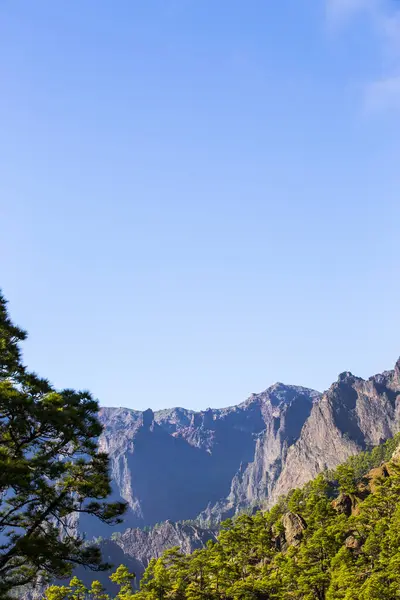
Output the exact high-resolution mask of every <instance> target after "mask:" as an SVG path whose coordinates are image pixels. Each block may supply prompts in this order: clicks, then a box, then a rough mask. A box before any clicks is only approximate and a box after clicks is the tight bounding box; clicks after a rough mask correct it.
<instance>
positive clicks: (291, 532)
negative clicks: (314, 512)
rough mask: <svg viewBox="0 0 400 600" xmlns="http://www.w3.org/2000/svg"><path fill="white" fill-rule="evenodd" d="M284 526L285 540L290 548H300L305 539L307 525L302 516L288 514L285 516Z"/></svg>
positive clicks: (283, 519)
mask: <svg viewBox="0 0 400 600" xmlns="http://www.w3.org/2000/svg"><path fill="white" fill-rule="evenodd" d="M282 525H283V527H284V529H285V539H286V542H287V544H288V545H289V546H298V545H299V544H300V541H301V539H302V537H303V532H304V530H305V529H306V528H307V524H306V522H305V520H304V519H303V517H302V516H300V515H298V514H296V513H293V512H290V511H289V512H287V513H286V514H284V515H283V518H282Z"/></svg>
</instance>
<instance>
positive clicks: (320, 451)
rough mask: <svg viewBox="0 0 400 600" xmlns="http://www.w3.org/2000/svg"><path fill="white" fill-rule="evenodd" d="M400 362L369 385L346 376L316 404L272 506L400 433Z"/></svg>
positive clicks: (289, 453) (289, 456) (291, 451)
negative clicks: (323, 474)
mask: <svg viewBox="0 0 400 600" xmlns="http://www.w3.org/2000/svg"><path fill="white" fill-rule="evenodd" d="M399 368H400V367H399V362H398V363H397V365H396V368H395V369H394V370H393V371H386V372H384V373H382V374H380V375H375V376H374V377H370V378H369V379H368V380H364V379H361V378H360V377H355V376H354V375H352V374H351V373H349V372H346V373H342V374H341V375H340V376H339V378H338V381H337V382H336V383H334V384H333V385H332V386H331V387H330V388H329V390H328V391H327V392H326V393H325V394H324V395H323V396H322V398H321V400H320V401H319V402H317V403H315V404H314V406H313V408H312V411H311V414H310V416H309V418H308V419H307V421H306V423H305V424H304V426H303V429H302V431H301V434H300V436H299V439H298V440H297V441H296V442H295V443H294V444H293V445H292V446H291V447H290V448H288V451H287V455H286V460H285V464H284V466H283V469H282V473H281V475H280V476H279V478H278V480H277V482H276V484H275V485H274V489H273V491H272V493H271V495H270V500H269V502H270V504H272V503H273V502H274V501H276V499H277V498H278V497H279V496H280V495H281V494H285V493H287V492H288V491H289V490H290V489H291V488H293V487H300V486H301V485H303V484H304V483H306V482H307V481H309V480H310V479H312V478H314V477H315V476H316V475H318V473H320V472H321V471H323V470H324V469H333V468H335V467H336V466H337V465H338V464H340V463H342V462H344V461H345V460H346V459H347V458H349V456H351V455H353V454H357V453H358V452H360V451H361V450H365V449H366V448H369V447H371V446H376V445H378V444H380V443H382V442H383V441H384V440H386V439H388V438H390V437H392V436H393V435H394V434H396V433H398V431H399V429H400V377H399Z"/></svg>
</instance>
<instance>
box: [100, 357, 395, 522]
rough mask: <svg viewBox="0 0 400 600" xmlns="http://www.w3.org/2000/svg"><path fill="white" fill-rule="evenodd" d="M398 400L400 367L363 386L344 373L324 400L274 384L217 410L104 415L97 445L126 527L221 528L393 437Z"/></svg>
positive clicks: (106, 411)
mask: <svg viewBox="0 0 400 600" xmlns="http://www.w3.org/2000/svg"><path fill="white" fill-rule="evenodd" d="M399 399H400V360H399V361H398V362H397V363H396V366H395V368H394V369H393V370H392V371H387V372H384V373H382V374H379V375H375V376H373V377H370V378H369V379H367V380H363V379H362V378H360V377H355V376H354V375H352V374H351V373H343V374H341V375H340V376H339V378H338V380H337V381H336V382H335V383H334V384H332V386H331V387H330V388H329V390H327V391H326V392H325V393H324V394H320V393H319V392H316V391H315V390H310V389H307V388H302V387H298V386H286V385H283V384H281V383H278V384H275V385H274V386H271V387H270V388H268V389H267V390H266V391H265V392H262V393H261V394H252V395H251V396H250V397H249V398H248V399H247V400H246V401H245V402H243V403H241V404H239V405H237V406H233V407H230V408H224V409H215V410H213V409H208V410H205V411H201V412H194V411H191V410H186V409H183V408H174V409H170V410H162V411H158V412H155V413H153V411H151V410H150V409H149V410H146V411H144V412H140V411H134V410H130V409H125V408H103V409H102V410H101V413H100V419H101V421H102V423H103V425H104V432H103V434H102V436H101V439H100V447H101V449H102V450H105V451H106V452H108V453H109V455H110V459H111V469H112V477H113V482H114V493H115V496H116V497H119V498H123V499H124V500H125V501H127V502H128V504H129V512H128V515H127V518H126V524H125V527H126V526H128V527H144V526H146V525H150V526H151V525H154V523H156V522H161V521H165V520H168V519H169V520H172V521H181V520H184V519H195V518H198V517H199V516H200V522H203V523H205V522H210V521H212V522H218V521H219V520H220V519H221V518H225V517H227V516H231V515H233V514H235V513H236V512H238V511H240V510H243V509H245V508H249V507H252V506H256V505H260V504H261V505H266V504H267V505H269V504H271V503H273V502H274V501H275V500H276V498H277V497H278V496H279V495H280V494H283V493H286V492H287V491H288V490H289V489H291V488H292V487H296V486H299V485H302V484H303V483H305V482H306V481H308V480H310V479H312V478H313V477H315V475H316V474H317V473H318V472H320V471H321V470H323V469H325V468H334V467H335V466H336V465H337V464H339V463H340V462H343V461H344V460H346V458H347V457H348V456H350V455H352V454H355V453H357V452H359V451H360V450H363V449H365V448H368V447H371V446H373V445H376V444H379V443H381V442H382V441H384V440H385V439H387V438H388V437H391V436H392V435H394V434H395V433H397V432H398V431H399V427H400V425H399V423H400V412H399V411H400V408H399V402H400V400H399Z"/></svg>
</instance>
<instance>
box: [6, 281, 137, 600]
mask: <svg viewBox="0 0 400 600" xmlns="http://www.w3.org/2000/svg"><path fill="white" fill-rule="evenodd" d="M25 339H26V332H25V331H23V330H22V329H20V328H19V327H17V326H16V325H15V324H14V323H13V322H12V320H11V318H10V316H9V314H8V311H7V303H6V300H5V298H4V297H3V296H2V295H1V293H0V598H6V597H8V596H7V594H8V592H10V590H12V589H14V588H15V587H17V586H20V585H24V584H27V583H30V582H32V581H33V580H34V579H35V578H36V577H37V576H38V575H39V574H40V575H42V576H43V577H62V576H66V575H68V574H69V573H71V572H72V568H73V566H74V565H84V566H88V567H90V568H92V569H94V570H96V569H97V570H98V569H103V568H106V567H107V565H104V564H102V562H101V555H100V551H99V548H98V547H97V546H92V545H89V544H87V543H86V542H85V540H84V539H83V538H82V537H81V536H79V535H78V534H77V532H76V527H75V522H76V517H77V516H78V515H79V514H80V513H86V514H90V515H93V516H94V517H97V518H98V519H100V520H101V521H103V522H105V523H109V524H113V523H115V522H119V521H120V520H121V519H120V517H121V515H122V514H123V512H124V510H125V505H124V504H123V503H121V502H116V503H108V502H107V500H106V498H107V496H108V495H109V494H110V492H111V486H110V478H109V473H108V457H107V455H106V454H104V453H101V452H98V451H97V438H98V436H99V435H100V433H101V430H102V427H101V425H100V423H99V422H98V420H97V412H98V403H97V401H95V400H94V399H93V397H92V396H91V394H90V393H89V392H87V391H74V390H72V389H65V390H62V391H57V390H56V389H55V388H54V387H53V386H52V385H51V384H50V383H49V381H48V380H46V379H43V378H41V377H39V376H38V375H36V374H34V373H32V372H30V371H28V369H27V368H26V367H25V366H24V365H23V363H22V357H21V348H20V343H21V342H22V341H23V340H25Z"/></svg>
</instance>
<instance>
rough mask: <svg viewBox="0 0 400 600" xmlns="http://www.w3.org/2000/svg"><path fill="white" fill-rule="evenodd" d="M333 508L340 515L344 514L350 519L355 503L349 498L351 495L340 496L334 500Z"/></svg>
mask: <svg viewBox="0 0 400 600" xmlns="http://www.w3.org/2000/svg"><path fill="white" fill-rule="evenodd" d="M332 507H333V508H334V509H335V510H336V512H338V513H339V514H343V515H346V517H349V516H350V515H351V513H352V511H353V508H354V502H353V500H352V498H351V497H350V496H349V494H339V496H338V497H337V498H336V499H335V500H333V502H332Z"/></svg>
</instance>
